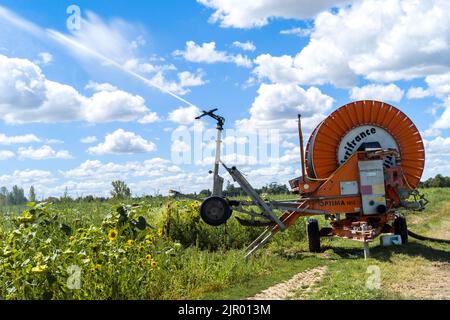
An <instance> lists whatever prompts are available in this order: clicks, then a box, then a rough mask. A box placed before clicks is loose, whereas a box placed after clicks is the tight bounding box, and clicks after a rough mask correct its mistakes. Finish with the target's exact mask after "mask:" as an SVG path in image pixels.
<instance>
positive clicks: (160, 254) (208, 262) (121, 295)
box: [0, 199, 269, 299]
mask: <svg viewBox="0 0 450 320" xmlns="http://www.w3.org/2000/svg"><path fill="white" fill-rule="evenodd" d="M161 205H162V203H161V200H160V199H148V200H145V201H141V202H139V203H136V204H129V203H122V204H120V205H113V206H111V205H109V204H107V203H103V202H90V203H82V204H79V205H77V206H74V205H73V204H71V203H64V202H61V203H59V204H57V205H53V204H50V203H45V202H42V203H39V204H35V203H29V204H28V206H29V207H28V208H27V209H26V210H23V211H22V212H21V213H20V214H18V215H16V214H12V213H3V214H2V215H0V217H1V218H2V220H0V297H1V298H3V299H186V298H195V297H199V296H201V295H203V294H204V293H205V292H207V291H211V290H220V289H222V288H226V287H228V286H231V285H233V284H236V283H243V282H245V281H247V280H248V279H250V278H251V277H253V276H255V275H256V274H261V273H264V270H265V268H266V266H267V264H268V261H269V260H268V259H258V260H255V261H251V262H246V261H245V260H244V259H243V257H242V252H241V251H236V250H230V251H226V252H225V251H223V250H221V249H219V250H217V251H215V252H210V251H202V250H199V249H198V248H197V247H195V246H191V247H190V248H187V249H183V247H182V245H181V244H180V243H179V242H178V241H176V240H175V239H172V238H171V237H169V236H168V235H167V234H165V233H164V231H163V228H162V227H163V226H164V225H163V222H164V220H165V218H164V216H163V215H162V214H161V209H160V208H161ZM180 211H183V212H184V210H183V209H180ZM85 212H90V214H84V213H85ZM191 214H192V215H193V211H192V210H191ZM141 216H142V217H145V218H146V220H147V221H148V223H149V224H150V225H152V226H154V227H155V229H151V228H146V229H145V230H139V229H137V228H133V227H132V226H131V221H133V220H137V219H139V217H141ZM5 217H7V218H5ZM124 217H125V218H124ZM8 221H9V222H11V223H7V222H8ZM174 224H175V223H174ZM199 224H200V222H199ZM216 236H217V238H216ZM232 236H233V237H234V236H235V234H233V235H232ZM206 239H211V240H212V241H216V243H220V242H219V240H218V239H220V236H219V235H214V233H212V234H209V235H207V236H206V238H201V237H200V238H199V240H198V241H199V243H206V241H207V240H206ZM230 239H231V237H230ZM227 243H232V242H231V240H228V242H227ZM231 246H233V245H230V247H231ZM216 247H218V246H216ZM77 268H79V269H77ZM76 270H79V271H80V276H81V277H80V279H81V283H80V288H79V289H70V288H69V283H71V279H72V278H73V277H74V276H75V275H76V272H75V271H76ZM192 270H195V272H192Z"/></svg>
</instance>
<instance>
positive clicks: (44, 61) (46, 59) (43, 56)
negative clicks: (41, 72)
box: [36, 52, 53, 66]
mask: <svg viewBox="0 0 450 320" xmlns="http://www.w3.org/2000/svg"><path fill="white" fill-rule="evenodd" d="M38 57H39V59H38V60H36V63H37V64H41V65H44V66H46V65H48V64H50V63H51V62H52V61H53V55H52V54H51V53H49V52H41V53H39V54H38Z"/></svg>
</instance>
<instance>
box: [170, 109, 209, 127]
mask: <svg viewBox="0 0 450 320" xmlns="http://www.w3.org/2000/svg"><path fill="white" fill-rule="evenodd" d="M200 113H201V111H200V109H199V108H197V107H195V106H191V107H186V108H184V107H180V108H178V109H176V110H174V111H172V112H170V113H169V116H168V119H169V120H170V121H172V122H175V123H178V124H183V125H187V124H191V123H194V122H195V118H196V117H198V116H199V115H200Z"/></svg>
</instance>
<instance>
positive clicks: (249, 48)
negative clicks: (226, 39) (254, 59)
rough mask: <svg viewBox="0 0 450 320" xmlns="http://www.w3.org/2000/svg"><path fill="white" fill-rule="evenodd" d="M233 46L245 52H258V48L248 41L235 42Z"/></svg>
mask: <svg viewBox="0 0 450 320" xmlns="http://www.w3.org/2000/svg"><path fill="white" fill-rule="evenodd" d="M233 46H234V47H236V48H240V49H242V50H244V51H251V52H253V51H255V50H256V46H255V45H254V44H253V43H252V42H250V41H246V42H240V41H235V42H233Z"/></svg>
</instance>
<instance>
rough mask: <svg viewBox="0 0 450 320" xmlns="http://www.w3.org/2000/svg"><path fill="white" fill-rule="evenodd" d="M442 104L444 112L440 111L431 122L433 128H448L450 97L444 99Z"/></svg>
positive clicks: (449, 122)
mask: <svg viewBox="0 0 450 320" xmlns="http://www.w3.org/2000/svg"><path fill="white" fill-rule="evenodd" d="M443 106H444V112H442V114H441V115H440V117H439V118H438V120H437V121H436V122H435V123H434V124H433V128H434V129H450V97H448V98H447V99H446V100H445V102H444V104H443Z"/></svg>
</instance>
